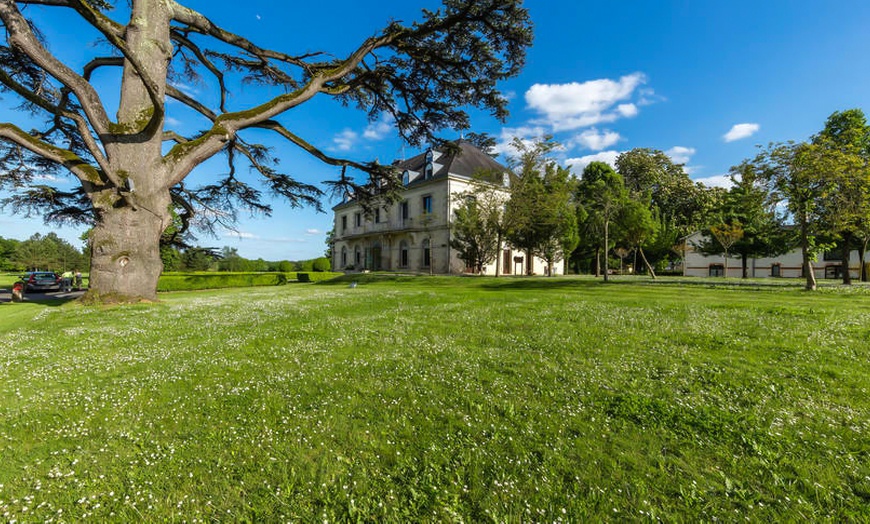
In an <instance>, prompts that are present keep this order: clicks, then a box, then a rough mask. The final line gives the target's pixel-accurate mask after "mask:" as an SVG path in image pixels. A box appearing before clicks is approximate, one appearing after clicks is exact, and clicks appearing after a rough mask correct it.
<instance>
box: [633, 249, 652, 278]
mask: <svg viewBox="0 0 870 524" xmlns="http://www.w3.org/2000/svg"><path fill="white" fill-rule="evenodd" d="M637 250H638V251H640V258H642V259H643V263H644V265H646V270H647V271H649V274H650V276H651V277H652V279H653V280H655V279H656V272H655V271H653V268H652V266H651V265H649V261H648V260H647V259H646V255H644V254H643V248H642V247H640V246H637Z"/></svg>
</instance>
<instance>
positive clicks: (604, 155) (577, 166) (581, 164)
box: [565, 151, 619, 176]
mask: <svg viewBox="0 0 870 524" xmlns="http://www.w3.org/2000/svg"><path fill="white" fill-rule="evenodd" d="M618 156H619V151H601V152H599V153H595V154H594V155H586V156H581V157H579V158H569V159H567V160H565V164H566V165H570V166H571V172H572V173H574V174H575V175H577V176H580V175H581V174H583V170H584V169H585V168H586V166H588V165H589V164H591V163H592V162H604V163H606V164H610V165H611V166H614V167H615V166H616V157H618Z"/></svg>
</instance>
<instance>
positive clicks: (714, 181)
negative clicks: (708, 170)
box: [694, 175, 734, 189]
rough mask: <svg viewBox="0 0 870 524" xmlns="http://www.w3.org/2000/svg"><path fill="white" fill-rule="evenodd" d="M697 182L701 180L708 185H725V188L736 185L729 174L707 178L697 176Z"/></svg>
mask: <svg viewBox="0 0 870 524" xmlns="http://www.w3.org/2000/svg"><path fill="white" fill-rule="evenodd" d="M694 181H695V182H699V183H701V184H704V185H705V186H707V187H724V188H725V189H730V188H731V186H733V185H734V182H732V181H731V177H729V176H728V175H715V176H710V177H706V178H696V179H694Z"/></svg>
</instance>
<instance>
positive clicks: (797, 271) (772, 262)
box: [683, 232, 861, 279]
mask: <svg viewBox="0 0 870 524" xmlns="http://www.w3.org/2000/svg"><path fill="white" fill-rule="evenodd" d="M705 239H706V237H705V236H704V235H703V234H702V233H701V232H695V233H692V234H691V235H689V236H687V237H686V238H684V239H683V241H684V242H685V245H684V247H683V249H684V251H685V256H684V258H683V275H685V276H690V277H724V276H727V277H735V278H740V277H742V276H743V262H742V260H741V258H740V256H739V255H738V256H736V257H735V256H729V257H728V264H727V266H728V274H727V275H726V274H725V266H726V264H725V256H724V255H705V254H703V253H701V251H700V250H698V247H697V246H699V245H701V244H702V243H703V242H704V240H705ZM802 264H803V258H802V256H801V250H800V248H796V249H792V250H791V251H789V252H788V253H785V254H784V255H780V256H777V257H763V258H750V259H749V260H748V261H747V269H746V276H747V277H749V278H766V277H783V278H801V277H803V267H802ZM842 264H843V262H842V254H841V252H840V251H839V250H837V251H833V252H825V253H823V254H822V255H821V256H820V257H819V260H817V261H816V262H813V272H814V273H815V276H816V278H817V279H823V278H830V279H842V278H843V273H842V271H843V266H842ZM860 268H861V266H860V261H859V259H858V251H857V250H852V252H851V253H850V256H849V273H850V274H851V276H852V278H855V279H857V278H860Z"/></svg>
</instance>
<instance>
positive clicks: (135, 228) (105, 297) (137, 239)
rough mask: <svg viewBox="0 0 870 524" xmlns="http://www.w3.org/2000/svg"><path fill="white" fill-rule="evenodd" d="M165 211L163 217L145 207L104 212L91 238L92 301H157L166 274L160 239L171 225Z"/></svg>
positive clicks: (90, 293)
mask: <svg viewBox="0 0 870 524" xmlns="http://www.w3.org/2000/svg"><path fill="white" fill-rule="evenodd" d="M167 200H168V193H167ZM158 209H160V208H158ZM162 210H163V211H164V216H163V217H161V216H158V215H156V214H154V213H151V212H150V211H148V210H146V209H145V207H143V206H137V207H136V208H135V209H134V208H131V207H129V206H124V207H120V208H109V209H105V210H102V212H101V213H100V219H99V220H98V222H97V224H96V225H95V226H94V228H93V230H92V231H91V237H90V244H91V271H90V289H89V291H88V294H89V296H90V297H92V298H94V299H96V300H101V301H120V302H129V301H136V300H140V299H145V300H156V299H157V279H158V278H159V277H160V273H161V271H162V270H163V262H162V261H161V259H160V235H161V234H162V233H163V230H164V229H165V228H166V224H167V223H168V222H169V216H168V211H167V206H164V207H163V208H162Z"/></svg>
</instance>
